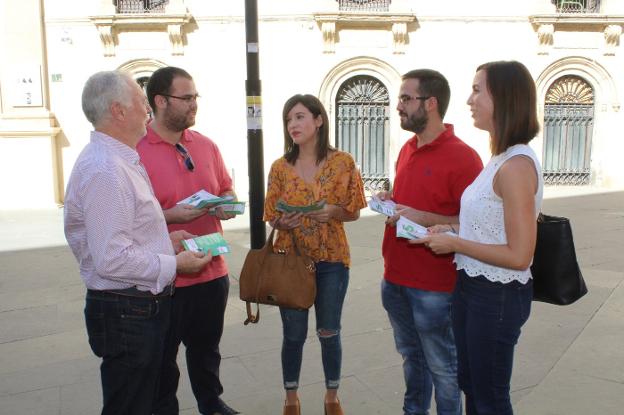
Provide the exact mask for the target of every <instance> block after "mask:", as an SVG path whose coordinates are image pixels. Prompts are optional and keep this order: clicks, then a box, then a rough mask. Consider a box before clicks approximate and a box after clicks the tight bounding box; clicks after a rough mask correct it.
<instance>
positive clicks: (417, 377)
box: [379, 69, 483, 415]
mask: <svg viewBox="0 0 624 415" xmlns="http://www.w3.org/2000/svg"><path fill="white" fill-rule="evenodd" d="M402 80H403V82H402V83H401V90H400V92H399V98H398V104H397V110H398V112H399V116H400V117H401V128H403V129H404V130H407V131H411V132H413V133H414V136H413V137H412V138H410V139H409V140H408V141H407V142H406V143H405V144H404V145H403V147H402V148H401V151H400V152H399V158H398V160H397V163H396V176H395V179H394V186H393V189H392V192H384V193H382V194H380V195H379V196H380V197H381V198H382V199H392V200H393V201H394V202H395V203H397V211H396V215H395V216H393V217H391V218H388V220H387V221H386V230H385V233H384V239H383V247H382V252H383V257H384V279H383V281H382V285H381V296H382V303H383V306H384V308H385V309H386V311H387V312H388V318H389V319H390V323H391V325H392V329H393V333H394V340H395V344H396V348H397V351H398V352H399V353H400V354H401V356H402V357H403V374H404V377H405V384H406V391H405V396H404V401H403V412H404V415H417V414H418V415H420V414H427V413H429V407H430V405H431V395H432V385H433V386H435V399H436V409H437V413H438V414H439V415H460V414H461V410H462V409H461V395H460V390H459V387H458V384H457V354H456V349H455V341H454V338H453V332H452V326H451V318H450V317H451V316H450V308H451V292H452V291H453V288H454V287H455V278H456V277H455V275H456V271H455V267H454V266H453V262H452V261H453V257H452V255H435V254H433V253H432V252H431V251H430V250H428V249H427V248H426V247H423V246H421V245H410V244H408V243H407V240H406V239H403V238H397V236H396V226H395V223H396V221H397V220H398V218H399V216H404V217H406V218H407V219H410V220H412V221H414V222H416V223H419V224H420V225H423V226H431V225H435V224H441V223H457V222H458V218H457V215H458V214H459V206H460V198H461V195H462V193H463V192H464V189H465V188H466V187H467V186H468V185H469V184H470V183H472V181H473V180H474V179H475V178H476V177H477V175H478V174H479V172H480V171H481V169H482V168H483V164H482V163H481V159H480V158H479V155H478V154H477V153H476V152H475V151H474V150H473V149H472V148H470V147H469V146H468V145H466V144H465V143H464V142H463V141H461V140H460V139H459V138H457V137H456V136H455V134H454V132H453V126H452V125H450V124H444V123H443V121H442V120H443V119H444V114H445V113H446V109H447V108H448V104H449V100H450V96H451V92H450V88H449V85H448V82H447V80H446V79H445V78H444V76H443V75H442V74H440V73H439V72H436V71H433V70H430V69H418V70H413V71H410V72H408V73H406V74H405V75H403V77H402ZM455 231H458V229H455Z"/></svg>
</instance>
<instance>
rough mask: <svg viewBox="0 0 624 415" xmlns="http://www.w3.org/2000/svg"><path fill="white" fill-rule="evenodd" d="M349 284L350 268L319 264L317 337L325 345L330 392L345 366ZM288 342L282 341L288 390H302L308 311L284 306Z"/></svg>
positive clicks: (283, 373) (285, 380)
mask: <svg viewBox="0 0 624 415" xmlns="http://www.w3.org/2000/svg"><path fill="white" fill-rule="evenodd" d="M348 285H349V268H347V267H346V266H345V265H344V264H343V263H341V262H323V261H321V262H317V263H316V300H315V301H314V312H315V314H316V334H317V336H318V338H319V340H320V342H321V354H322V359H323V371H324V373H325V386H326V388H327V389H338V386H339V385H340V367H341V365H342V345H341V343H340V318H341V315H342V305H343V303H344V299H345V295H346V293H347V286H348ZM280 314H281V316H282V327H283V332H284V340H283V342H282V375H283V378H284V389H286V390H296V389H297V388H298V387H299V374H300V373H301V361H302V358H303V344H304V343H305V341H306V337H307V335H308V310H294V309H291V308H282V307H280Z"/></svg>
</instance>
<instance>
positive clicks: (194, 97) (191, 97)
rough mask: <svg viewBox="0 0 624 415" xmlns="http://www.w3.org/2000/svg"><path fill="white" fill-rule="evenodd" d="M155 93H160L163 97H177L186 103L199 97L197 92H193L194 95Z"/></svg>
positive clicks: (195, 100)
mask: <svg viewBox="0 0 624 415" xmlns="http://www.w3.org/2000/svg"><path fill="white" fill-rule="evenodd" d="M156 95H162V96H163V97H167V98H175V99H179V100H180V101H184V102H186V103H187V104H190V103H191V102H197V99H198V98H200V95H199V94H195V95H182V96H178V95H169V94H156Z"/></svg>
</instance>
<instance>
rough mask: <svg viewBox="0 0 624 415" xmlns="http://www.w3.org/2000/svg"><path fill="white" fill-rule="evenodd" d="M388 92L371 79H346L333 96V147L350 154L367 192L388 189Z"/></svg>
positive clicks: (360, 77)
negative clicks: (336, 94) (334, 100)
mask: <svg viewBox="0 0 624 415" xmlns="http://www.w3.org/2000/svg"><path fill="white" fill-rule="evenodd" d="M389 104H390V99H389V96H388V89H387V88H386V87H385V86H384V85H383V84H381V83H380V82H379V81H378V80H377V79H375V78H373V77H371V76H365V75H363V76H357V77H354V78H351V79H349V80H347V81H346V82H345V83H344V84H343V85H342V86H341V87H340V89H339V92H338V96H337V97H336V147H338V148H340V149H341V150H343V151H346V152H349V153H351V155H352V156H353V158H354V159H355V162H356V163H357V165H358V167H359V168H360V172H361V174H362V179H363V180H364V188H365V190H367V191H370V192H378V191H381V190H388V189H389V188H390V180H389V176H388V165H387V162H386V160H387V158H388V137H387V136H388V132H389V117H388V113H389Z"/></svg>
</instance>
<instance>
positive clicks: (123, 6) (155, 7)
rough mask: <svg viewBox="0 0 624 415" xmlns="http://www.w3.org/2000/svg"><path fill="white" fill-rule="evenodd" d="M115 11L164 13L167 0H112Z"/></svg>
mask: <svg viewBox="0 0 624 415" xmlns="http://www.w3.org/2000/svg"><path fill="white" fill-rule="evenodd" d="M114 3H115V7H117V13H121V14H132V13H164V11H165V6H166V5H167V3H169V0H114Z"/></svg>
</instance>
